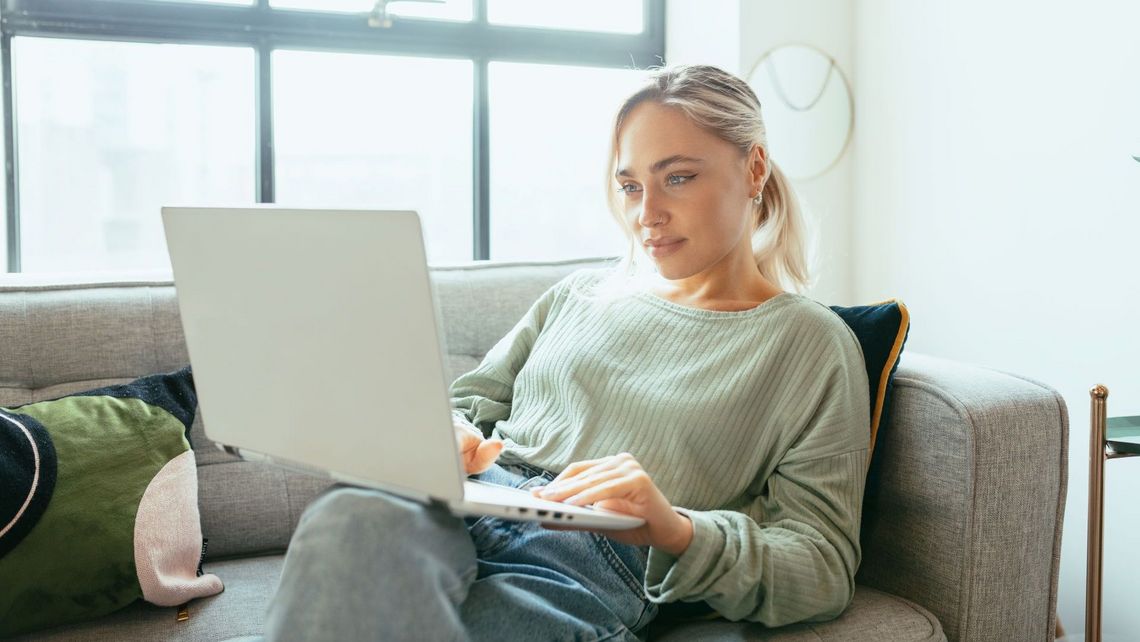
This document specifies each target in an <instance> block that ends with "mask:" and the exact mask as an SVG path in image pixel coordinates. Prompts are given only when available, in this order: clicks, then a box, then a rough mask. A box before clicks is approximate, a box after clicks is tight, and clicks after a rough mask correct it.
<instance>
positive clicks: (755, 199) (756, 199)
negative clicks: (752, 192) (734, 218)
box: [752, 192, 764, 205]
mask: <svg viewBox="0 0 1140 642" xmlns="http://www.w3.org/2000/svg"><path fill="white" fill-rule="evenodd" d="M763 200H764V193H763V192H761V193H759V194H757V195H756V196H754V197H752V202H753V203H755V204H757V205H759V204H760V203H761V202H763Z"/></svg>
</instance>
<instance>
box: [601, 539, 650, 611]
mask: <svg viewBox="0 0 1140 642" xmlns="http://www.w3.org/2000/svg"><path fill="white" fill-rule="evenodd" d="M590 534H591V535H592V536H593V538H594V542H595V543H596V544H597V546H598V550H600V551H601V552H602V556H603V557H605V558H606V561H607V562H609V564H610V566H611V567H613V569H614V571H615V572H616V573H617V574H618V575H619V576H621V578H622V581H624V582H625V584H626V586H628V587H629V589H630V590H631V591H633V594H634V595H636V596H638V597H639V598H641V601H642V602H643V603H644V602H645V601H646V596H645V591H644V590H643V589H642V587H641V582H640V581H639V580H638V579H637V578H636V577H635V576H634V575H633V571H631V570H630V569H629V567H627V566H626V565H625V562H623V561H621V558H619V557H618V555H617V553H616V552H615V551H614V549H613V547H612V546H610V543H609V541H607V539H606V536H605V535H601V534H598V533H590Z"/></svg>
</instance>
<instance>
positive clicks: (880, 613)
mask: <svg viewBox="0 0 1140 642" xmlns="http://www.w3.org/2000/svg"><path fill="white" fill-rule="evenodd" d="M649 639H650V640H652V642H694V641H700V640H709V641H713V640H715V641H717V642H719V641H721V640H724V641H728V640H741V641H744V640H765V641H770V642H819V641H821V640H822V641H827V640H834V641H836V642H839V641H840V640H843V641H844V642H846V641H848V640H890V641H891V642H909V641H912V640H914V641H918V640H923V641H926V640H930V641H934V640H945V639H946V636H945V635H944V634H943V633H942V626H941V625H939V623H938V620H937V619H936V618H935V617H934V616H933V615H931V614H930V612H929V611H927V610H926V609H924V608H922V607H921V606H918V605H917V604H915V603H913V602H910V601H908V600H904V599H903V598H901V597H896V596H894V595H891V594H889V593H883V592H882V591H876V590H875V589H873V588H868V587H866V586H860V585H856V586H855V597H854V599H853V600H852V601H851V605H850V606H848V607H847V610H846V611H844V612H843V614H842V615H840V616H839V617H838V618H836V619H834V620H830V621H827V622H819V623H800V624H789V625H788V626H782V627H779V628H775V629H770V628H768V627H765V626H764V625H762V624H756V623H743V622H729V621H728V620H725V619H715V620H709V621H704V622H686V623H681V624H667V623H666V622H665V621H663V620H658V621H655V622H653V623H652V624H650V626H649Z"/></svg>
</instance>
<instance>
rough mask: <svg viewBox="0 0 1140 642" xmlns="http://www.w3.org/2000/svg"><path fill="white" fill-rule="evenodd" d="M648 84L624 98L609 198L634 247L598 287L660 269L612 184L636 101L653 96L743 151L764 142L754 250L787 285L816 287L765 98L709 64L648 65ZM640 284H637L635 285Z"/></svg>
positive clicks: (775, 280)
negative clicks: (767, 123) (763, 108)
mask: <svg viewBox="0 0 1140 642" xmlns="http://www.w3.org/2000/svg"><path fill="white" fill-rule="evenodd" d="M649 71H650V75H649V78H648V80H647V82H646V84H645V85H644V86H643V87H641V88H640V89H639V90H637V91H636V92H634V93H633V95H631V96H630V97H629V98H627V99H626V100H625V102H624V103H622V105H621V107H620V108H619V109H618V111H617V115H616V116H615V117H614V124H613V130H612V136H611V138H610V150H609V162H608V163H607V167H606V177H605V180H606V203H607V205H608V206H609V210H610V214H611V215H612V216H613V217H614V219H615V220H616V221H617V223H618V226H619V227H620V228H621V229H622V231H623V232H625V234H626V236H627V237H628V239H629V251H628V253H627V254H626V255H625V256H623V257H622V258H621V259H620V260H619V261H618V262H617V263H616V264H615V265H614V266H612V268H613V269H612V270H610V274H609V277H608V278H606V279H604V280H603V281H602V282H600V283H598V284H596V286H597V287H595V288H594V293H595V294H597V295H600V296H606V293H608V296H610V297H613V296H617V295H618V294H619V293H621V292H628V291H629V290H630V289H635V286H636V284H638V283H640V282H641V281H642V279H643V278H644V277H645V276H647V273H648V272H651V271H652V270H654V269H655V267H654V266H653V265H652V264H651V263H650V262H649V261H647V260H646V259H645V258H644V257H643V256H642V253H640V252H639V251H638V248H639V246H640V243H641V239H639V238H638V237H637V235H636V234H635V233H634V231H633V230H632V229H630V226H629V225H628V224H627V223H626V221H625V213H624V211H623V208H622V203H621V196H620V194H619V193H618V191H617V190H616V189H615V188H613V174H614V169H615V165H616V163H617V155H618V142H619V141H618V136H619V135H620V133H621V127H622V125H623V124H624V123H625V120H626V118H627V117H628V116H629V114H630V112H632V111H633V109H634V108H635V107H637V106H638V105H640V104H641V103H643V102H647V101H653V102H655V103H658V104H660V105H665V106H669V107H675V108H677V109H680V110H681V112H683V113H684V114H685V115H686V116H687V117H688V118H689V119H690V120H692V121H693V123H695V124H696V125H698V126H699V127H702V128H703V129H705V130H707V131H709V132H711V133H712V134H714V135H716V136H717V137H719V138H721V139H722V140H725V141H727V142H729V143H731V144H732V145H734V146H735V147H737V148H738V149H739V150H740V152H741V153H742V154H744V155H747V154H749V153H750V152H751V151H752V147H753V146H754V145H759V146H760V147H762V148H763V149H764V151H765V158H766V159H767V163H766V164H767V170H768V175H767V176H766V177H765V182H764V191H763V192H762V194H763V198H762V199H761V201H762V202H761V203H760V204H759V205H756V204H755V203H753V206H752V213H753V222H752V230H753V231H752V255H753V257H754V258H755V259H756V266H757V267H758V268H759V270H760V274H761V275H762V276H763V277H764V278H765V279H767V280H768V281H769V282H771V283H772V284H774V285H776V286H777V287H779V288H781V289H788V288H790V289H792V290H794V291H796V292H799V293H802V292H803V291H804V290H806V289H807V288H810V287H812V286H813V285H814V282H815V278H814V277H813V276H811V274H810V271H809V268H808V259H807V256H808V254H809V251H814V249H815V248H814V247H810V248H809V247H808V243H809V239H810V240H812V241H814V238H813V235H812V233H811V231H810V230H809V222H808V220H807V217H806V216H805V213H804V210H803V208H802V207H801V205H800V199H799V198H798V197H797V196H796V193H795V191H794V190H793V188H792V185H791V183H789V182H788V179H787V177H785V176H784V173H783V172H782V171H780V168H779V166H777V165H776V163H775V162H774V161H773V160H772V158H771V156H770V155H768V153H767V151H768V134H767V130H766V129H765V127H764V120H763V118H762V117H761V115H760V100H759V99H758V98H757V97H756V94H755V93H753V91H752V89H751V88H750V87H749V86H748V83H746V82H744V81H743V80H741V79H740V78H737V77H736V76H734V75H732V74H730V73H728V72H726V71H724V70H722V69H719V68H717V67H713V66H711V65H677V66H672V67H667V68H666V67H657V68H651V69H649ZM631 286H634V288H631Z"/></svg>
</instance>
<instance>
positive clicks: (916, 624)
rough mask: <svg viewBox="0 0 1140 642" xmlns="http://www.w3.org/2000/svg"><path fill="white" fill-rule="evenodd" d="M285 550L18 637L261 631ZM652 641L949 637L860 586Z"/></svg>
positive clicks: (654, 632) (915, 610) (918, 611)
mask: <svg viewBox="0 0 1140 642" xmlns="http://www.w3.org/2000/svg"><path fill="white" fill-rule="evenodd" d="M284 562H285V556H284V555H269V556H264V557H247V558H243V559H233V560H220V561H216V562H209V563H207V565H206V567H207V570H209V571H210V572H211V573H216V574H217V575H218V576H219V577H221V578H222V579H223V580H224V581H225V583H226V590H225V591H224V592H222V593H221V594H220V595H214V596H211V597H207V598H203V599H200V600H195V601H193V602H191V603H190V619H188V620H186V621H185V622H178V621H176V619H175V618H176V614H177V609H176V608H160V607H156V606H154V605H152V604H147V603H146V602H141V601H140V602H136V603H134V604H132V605H131V606H128V607H127V608H125V609H122V610H120V611H116V612H115V613H112V614H111V615H108V616H106V617H103V618H100V619H98V620H94V621H91V622H85V623H81V624H73V625H69V626H61V627H56V628H53V629H48V630H45V631H40V632H38V633H36V634H33V635H28V636H23V637H18V638H13V639H14V640H23V641H25V642H29V641H32V640H45V641H51V642H66V641H75V642H80V641H82V642H101V641H106V642H112V641H113V642H118V641H119V640H170V641H173V642H178V641H182V640H229V639H231V638H239V637H243V636H255V635H260V634H261V631H262V626H263V624H264V621H265V612H266V609H267V608H268V606H269V600H270V599H271V598H272V596H273V594H274V593H275V592H276V591H277V580H278V578H279V577H280V574H281V566H282V564H284ZM649 639H650V640H651V641H652V642H692V641H702V640H710V641H721V640H724V641H728V640H740V641H744V640H771V641H773V642H797V641H799V640H803V641H805V642H807V641H809V640H810V641H812V642H819V641H820V640H824V641H826V640H835V641H838V640H890V641H891V642H909V641H911V640H915V641H918V640H922V641H927V640H930V641H936V640H945V639H946V636H945V635H944V634H943V633H942V627H941V625H939V623H938V620H937V619H936V618H935V617H934V616H933V615H931V614H930V613H929V612H928V611H926V610H925V609H923V608H922V607H920V606H918V605H916V604H914V603H913V602H910V601H908V600H904V599H902V598H900V597H895V596H893V595H890V594H888V593H883V592H882V591H876V590H875V589H872V588H868V587H866V586H856V587H855V599H854V600H853V601H852V603H851V606H849V607H847V610H846V611H844V612H843V615H841V616H839V617H838V618H836V619H835V620H831V621H829V622H821V623H816V624H793V625H789V626H785V627H780V628H778V629H768V628H766V627H764V626H763V625H760V624H753V623H742V622H729V621H727V620H723V619H718V620H710V621H706V622H688V623H681V624H676V623H673V624H671V623H667V622H662V621H656V622H653V623H652V624H651V625H650V627H649Z"/></svg>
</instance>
